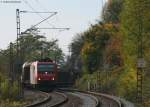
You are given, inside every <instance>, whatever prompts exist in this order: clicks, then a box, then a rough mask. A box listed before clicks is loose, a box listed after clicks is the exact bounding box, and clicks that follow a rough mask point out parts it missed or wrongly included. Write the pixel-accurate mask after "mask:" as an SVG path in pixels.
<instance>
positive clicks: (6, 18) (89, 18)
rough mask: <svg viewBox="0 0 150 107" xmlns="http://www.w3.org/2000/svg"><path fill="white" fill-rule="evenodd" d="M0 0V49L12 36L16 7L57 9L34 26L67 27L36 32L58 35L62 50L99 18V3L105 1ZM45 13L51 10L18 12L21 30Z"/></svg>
mask: <svg viewBox="0 0 150 107" xmlns="http://www.w3.org/2000/svg"><path fill="white" fill-rule="evenodd" d="M1 1H4V0H0V13H1V15H0V49H5V48H6V47H7V46H8V45H9V43H10V42H14V41H15V40H16V9H19V10H20V11H23V10H26V11H39V12H41V11H44V12H45V11H48V12H58V13H57V14H56V15H55V16H53V17H51V18H50V19H48V20H47V21H45V22H43V23H41V24H40V25H38V26H37V27H39V28H43V27H46V28H51V27H61V28H70V30H64V31H60V30H40V34H43V35H44V36H46V38H47V40H51V39H58V40H59V41H58V44H59V47H60V48H62V50H63V52H64V53H65V54H68V46H69V44H70V43H71V42H72V40H73V38H74V37H75V36H76V34H77V33H81V32H84V31H86V30H87V29H88V27H89V26H90V25H91V24H94V23H96V21H97V20H100V15H101V10H102V4H104V2H105V0H20V1H21V3H3V2H1ZM5 1H6V0H5ZM7 1H15V0H7ZM16 1H19V0H16ZM49 15H51V14H50V13H42V14H40V15H39V14H36V13H22V14H20V21H21V32H23V31H25V30H26V29H28V28H30V27H31V26H32V25H35V24H37V23H38V22H40V21H41V20H43V19H44V18H47V17H48V16H49Z"/></svg>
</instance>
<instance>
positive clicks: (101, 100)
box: [26, 89, 127, 107]
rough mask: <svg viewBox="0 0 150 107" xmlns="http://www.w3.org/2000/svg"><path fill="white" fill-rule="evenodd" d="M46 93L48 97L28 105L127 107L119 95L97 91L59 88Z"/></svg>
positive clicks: (33, 106)
mask: <svg viewBox="0 0 150 107" xmlns="http://www.w3.org/2000/svg"><path fill="white" fill-rule="evenodd" d="M46 94H48V96H49V97H47V99H45V100H43V101H42V102H39V103H37V104H31V105H28V106H26V107H127V106H123V105H124V104H122V102H121V100H119V99H118V98H117V97H113V96H109V95H106V94H100V93H95V92H85V91H78V90H71V89H59V90H56V91H53V92H49V93H46Z"/></svg>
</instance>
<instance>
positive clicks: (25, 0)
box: [23, 0, 54, 27]
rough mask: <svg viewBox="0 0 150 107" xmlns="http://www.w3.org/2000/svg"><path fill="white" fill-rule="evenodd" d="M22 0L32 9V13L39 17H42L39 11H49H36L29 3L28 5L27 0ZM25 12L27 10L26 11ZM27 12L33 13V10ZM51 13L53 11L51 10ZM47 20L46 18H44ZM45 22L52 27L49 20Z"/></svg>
mask: <svg viewBox="0 0 150 107" xmlns="http://www.w3.org/2000/svg"><path fill="white" fill-rule="evenodd" d="M23 1H24V3H25V4H26V5H27V6H28V7H29V8H31V9H32V11H34V13H36V14H37V15H38V16H39V17H40V18H42V19H43V18H44V17H43V16H42V15H41V14H40V13H50V12H37V11H36V10H35V9H34V8H33V7H32V6H31V5H30V3H29V2H28V1H27V0H23ZM26 12H27V11H26ZM29 13H33V12H31V11H29ZM51 13H53V12H51ZM46 21H47V20H46ZM47 24H48V25H50V26H52V27H54V25H52V24H50V23H49V21H47Z"/></svg>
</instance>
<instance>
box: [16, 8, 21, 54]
mask: <svg viewBox="0 0 150 107" xmlns="http://www.w3.org/2000/svg"><path fill="white" fill-rule="evenodd" d="M16 22H17V57H19V41H18V39H19V36H20V11H19V9H16Z"/></svg>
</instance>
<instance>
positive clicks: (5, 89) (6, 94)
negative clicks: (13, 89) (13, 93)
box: [0, 79, 10, 99]
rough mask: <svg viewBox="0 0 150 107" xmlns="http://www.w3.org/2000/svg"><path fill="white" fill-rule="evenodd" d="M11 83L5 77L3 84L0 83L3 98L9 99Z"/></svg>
mask: <svg viewBox="0 0 150 107" xmlns="http://www.w3.org/2000/svg"><path fill="white" fill-rule="evenodd" d="M9 86H10V84H9V81H8V80H7V79H5V80H4V81H3V82H2V83H1V85H0V90H1V95H2V96H1V98H2V99H7V98H9V97H10V90H9V89H10V87H9Z"/></svg>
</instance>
